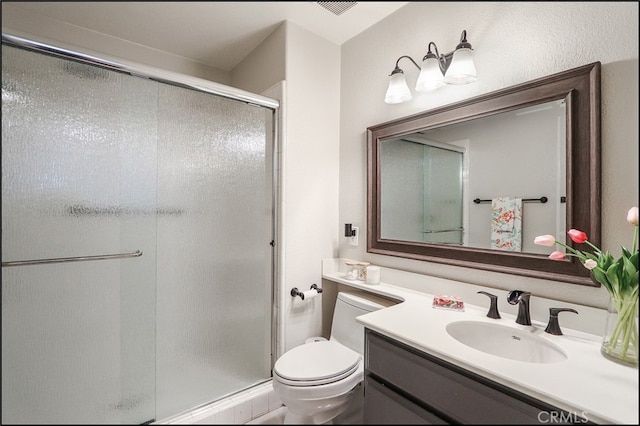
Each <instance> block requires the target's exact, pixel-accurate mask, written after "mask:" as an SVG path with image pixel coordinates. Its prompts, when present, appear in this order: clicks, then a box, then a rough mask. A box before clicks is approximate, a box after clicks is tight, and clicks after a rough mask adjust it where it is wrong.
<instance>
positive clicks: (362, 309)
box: [330, 292, 398, 354]
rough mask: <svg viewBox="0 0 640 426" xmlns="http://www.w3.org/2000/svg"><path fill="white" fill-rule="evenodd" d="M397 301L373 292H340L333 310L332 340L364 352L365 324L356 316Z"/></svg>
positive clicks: (360, 352) (361, 352)
mask: <svg viewBox="0 0 640 426" xmlns="http://www.w3.org/2000/svg"><path fill="white" fill-rule="evenodd" d="M397 303H398V302H395V301H392V300H389V299H384V298H382V297H378V296H375V295H373V294H371V293H365V292H357V293H355V292H339V293H338V298H337V299H336V307H335V310H334V311H333V322H332V323H331V337H330V340H335V341H337V342H338V343H340V344H342V345H344V346H346V347H348V348H350V349H353V350H354V351H356V352H358V353H359V354H364V326H363V325H362V324H360V323H359V322H357V321H356V317H359V316H360V315H364V314H366V313H368V312H373V311H377V310H378V309H382V308H386V307H387V306H392V305H395V304H397Z"/></svg>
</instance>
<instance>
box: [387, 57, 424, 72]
mask: <svg viewBox="0 0 640 426" xmlns="http://www.w3.org/2000/svg"><path fill="white" fill-rule="evenodd" d="M402 58H408V59H409V60H410V61H411V62H413V65H415V66H416V68H418V69H420V65H418V64H417V63H416V61H414V60H413V58H412V57H411V56H407V55H402V56H400V57H399V58H398V60H397V61H396V67H395V68H394V69H393V71H391V74H389V75H390V76H392V75H394V74H396V73H399V72H401V73H404V71H402V69H401V68H400V67H399V66H398V65H399V64H400V59H402Z"/></svg>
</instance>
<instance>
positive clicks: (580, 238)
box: [567, 229, 588, 244]
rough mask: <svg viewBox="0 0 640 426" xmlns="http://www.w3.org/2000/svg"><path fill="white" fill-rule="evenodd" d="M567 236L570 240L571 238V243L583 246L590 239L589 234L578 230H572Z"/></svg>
mask: <svg viewBox="0 0 640 426" xmlns="http://www.w3.org/2000/svg"><path fill="white" fill-rule="evenodd" d="M567 234H569V238H571V241H573V242H574V243H578V244H582V243H584V242H585V241H587V239H588V237H587V234H585V233H584V232H582V231H578V230H577V229H570V230H569V232H567Z"/></svg>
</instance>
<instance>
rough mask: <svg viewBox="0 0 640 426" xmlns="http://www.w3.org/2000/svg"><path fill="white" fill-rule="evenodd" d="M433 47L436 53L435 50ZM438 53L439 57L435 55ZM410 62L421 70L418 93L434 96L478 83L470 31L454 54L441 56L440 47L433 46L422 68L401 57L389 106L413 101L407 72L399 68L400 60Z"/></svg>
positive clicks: (389, 91) (387, 97) (392, 81)
mask: <svg viewBox="0 0 640 426" xmlns="http://www.w3.org/2000/svg"><path fill="white" fill-rule="evenodd" d="M432 47H433V50H432ZM434 51H435V53H433V52H434ZM402 58H408V59H410V60H411V62H413V64H414V65H415V66H416V68H418V69H419V70H420V75H419V76H418V81H417V82H416V87H415V89H416V91H418V92H432V91H434V90H437V89H439V88H440V87H442V86H444V85H445V84H467V83H473V82H474V81H476V79H477V77H476V67H475V65H474V64H473V51H472V49H471V44H469V42H468V41H467V30H463V31H462V34H461V35H460V43H458V45H457V46H456V49H455V50H454V51H453V52H450V53H447V54H444V55H441V54H440V53H439V52H438V46H436V44H435V43H434V42H432V41H431V42H429V45H428V46H427V54H426V55H425V56H424V58H422V67H420V66H419V65H418V64H417V63H416V61H414V60H413V59H412V58H411V57H410V56H406V55H403V56H400V57H399V58H398V60H397V61H396V67H395V68H394V70H393V71H392V72H391V75H390V76H389V86H388V88H387V94H386V95H385V98H384V101H385V102H386V103H388V104H399V103H402V102H405V101H408V100H410V99H411V91H410V90H409V86H407V81H406V79H405V76H404V71H402V69H400V67H399V66H398V64H399V62H400V59H402Z"/></svg>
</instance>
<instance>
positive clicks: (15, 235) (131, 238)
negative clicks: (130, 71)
mask: <svg viewBox="0 0 640 426" xmlns="http://www.w3.org/2000/svg"><path fill="white" fill-rule="evenodd" d="M157 98H158V90H157V85H156V84H155V83H153V82H151V81H148V80H144V79H140V78H132V77H130V76H128V75H125V74H120V73H117V72H110V71H106V70H103V69H101V68H97V67H94V66H89V65H86V64H82V63H79V62H74V61H69V60H64V59H60V58H57V57H53V56H47V55H42V54H37V53H34V52H30V51H27V50H23V49H18V48H14V47H10V46H5V45H4V44H3V46H2V261H3V268H2V423H32V424H33V423H36V424H37V423H40V424H44V423H66V424H69V423H142V422H145V421H148V420H151V419H153V418H154V416H155V414H154V412H155V371H154V366H155V315H156V304H155V297H156V295H155V281H156V276H155V275H156V255H155V251H156V215H155V206H156V180H157V176H156V175H157V172H156V170H157V164H156V163H157V160H156V140H155V138H156V136H155V134H156V128H157ZM138 250H139V251H141V252H142V255H141V256H138V257H123V258H114V259H106V260H91V261H73V262H71V261H70V262H55V263H48V262H46V263H35V264H18V265H16V266H9V265H12V264H11V263H6V262H14V261H31V260H42V259H52V258H54V259H58V258H77V257H86V256H102V255H114V254H115V255H119V254H127V253H135V252H136V251H138Z"/></svg>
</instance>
